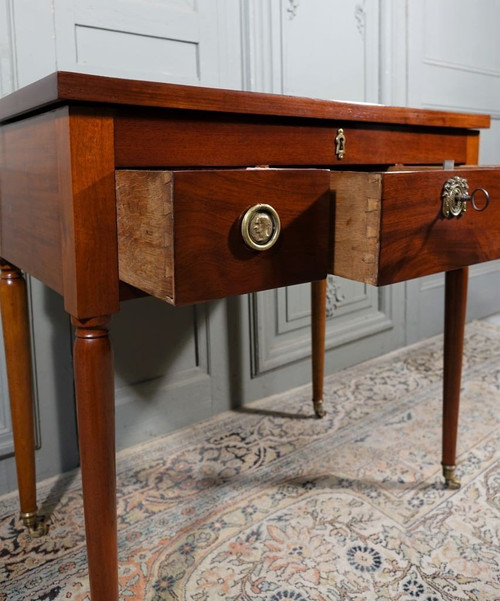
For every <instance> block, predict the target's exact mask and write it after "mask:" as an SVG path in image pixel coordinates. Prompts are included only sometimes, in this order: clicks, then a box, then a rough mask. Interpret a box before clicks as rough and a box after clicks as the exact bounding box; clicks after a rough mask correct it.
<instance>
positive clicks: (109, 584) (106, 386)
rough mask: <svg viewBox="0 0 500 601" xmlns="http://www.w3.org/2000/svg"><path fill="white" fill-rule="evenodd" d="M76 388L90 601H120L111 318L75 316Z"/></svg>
mask: <svg viewBox="0 0 500 601" xmlns="http://www.w3.org/2000/svg"><path fill="white" fill-rule="evenodd" d="M72 321H73V325H74V326H75V327H76V332H75V333H76V338H75V348H74V370H75V387H76V400H77V415H78V435H79V441H80V465H81V470H82V485H83V504H84V513H85V533H86V538H87V555H88V566H89V577H90V591H91V599H92V601H118V559H117V532H116V468H115V416H114V381H113V355H112V349H111V343H110V340H109V332H108V322H109V317H107V316H106V317H97V318H94V319H90V320H87V321H84V322H83V321H79V320H78V319H75V318H73V320H72Z"/></svg>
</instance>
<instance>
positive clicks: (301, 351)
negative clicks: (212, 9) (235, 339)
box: [251, 0, 404, 381]
mask: <svg viewBox="0 0 500 601" xmlns="http://www.w3.org/2000/svg"><path fill="white" fill-rule="evenodd" d="M258 8H259V10H260V11H261V12H260V14H262V11H263V10H264V8H263V3H262V2H259V3H258ZM267 9H268V15H269V18H268V25H269V23H273V22H274V24H275V32H274V33H275V35H274V43H272V44H271V43H267V45H266V48H267V51H268V53H269V59H268V63H269V64H275V65H279V64H280V63H281V69H282V77H281V87H279V89H277V86H278V83H277V82H279V81H280V80H279V78H278V77H276V74H275V72H274V77H268V79H267V85H268V89H267V90H266V89H264V91H272V92H282V93H285V94H293V95H304V96H312V97H322V98H331V99H339V100H342V99H348V100H358V101H364V102H376V101H377V100H378V97H379V81H378V77H379V44H378V40H379V35H378V32H379V7H378V2H374V1H366V2H363V3H361V2H356V1H354V0H349V1H347V2H342V3H335V2H330V1H328V0H310V1H308V2H298V1H296V0H287V1H283V2H282V12H281V23H277V22H276V18H275V16H274V15H273V13H272V12H271V10H272V9H271V6H269V5H268V6H267ZM266 39H268V38H267V36H266ZM279 42H280V43H279ZM254 45H255V44H254ZM271 53H272V60H273V63H271V61H270V58H271ZM277 53H279V56H280V58H281V60H280V61H278V59H277V56H276V55H277ZM259 60H262V57H261V56H260V55H259ZM271 75H272V74H271ZM260 83H261V88H260V89H262V84H263V83H266V82H260ZM403 303H404V299H403V296H402V288H401V287H399V288H397V287H395V288H382V289H376V288H373V287H371V286H365V285H363V284H360V283H357V282H350V281H348V280H344V279H342V278H333V277H331V278H329V285H328V308H329V310H328V315H327V317H328V320H327V335H326V347H327V350H328V352H329V363H327V365H328V366H329V369H330V370H336V369H340V367H343V366H346V365H352V364H354V363H357V362H360V361H362V360H363V359H365V358H368V357H369V356H373V355H374V354H377V352H381V350H382V349H384V350H387V351H388V350H391V349H393V348H396V347H397V346H398V345H400V344H401V343H402V341H403V340H404V329H403V324H402V319H401V315H402V314H403ZM251 316H252V320H251V343H252V349H251V353H252V375H253V377H254V378H256V379H258V378H262V377H263V376H265V375H269V376H271V375H274V377H278V378H279V375H277V373H278V372H277V370H278V369H280V368H285V367H286V366H290V365H293V364H295V366H296V370H297V371H301V373H302V374H303V378H304V381H307V379H308V377H309V373H308V368H309V367H308V364H307V362H304V360H307V359H308V357H309V356H310V353H311V342H310V323H311V319H310V286H309V285H308V284H305V285H301V286H293V287H288V288H282V289H279V290H275V291H274V290H273V291H269V292H261V293H258V294H257V295H254V296H253V297H252V311H251ZM300 361H302V364H301V365H299V364H298V362H300Z"/></svg>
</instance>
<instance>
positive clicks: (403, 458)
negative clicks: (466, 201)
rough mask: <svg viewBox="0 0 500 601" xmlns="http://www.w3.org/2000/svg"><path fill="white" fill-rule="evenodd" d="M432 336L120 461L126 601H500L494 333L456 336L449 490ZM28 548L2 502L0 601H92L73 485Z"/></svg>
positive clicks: (478, 329) (53, 497)
mask: <svg viewBox="0 0 500 601" xmlns="http://www.w3.org/2000/svg"><path fill="white" fill-rule="evenodd" d="M441 363H442V338H440V337H438V338H434V339H432V340H430V341H426V342H424V343H419V344H418V345H415V346H412V347H408V348H406V349H402V350H399V351H397V352H394V353H391V354H389V355H386V356H384V357H381V358H378V359H375V360H372V361H369V362H366V363H364V364H361V365H358V366H356V367H353V368H350V369H347V370H344V371H342V372H339V373H337V374H335V375H334V376H331V377H329V378H328V379H327V381H326V395H325V402H326V407H327V410H328V413H327V416H326V418H324V419H323V420H316V419H314V418H313V417H312V409H311V404H310V388H309V387H303V388H300V389H296V390H293V391H291V392H288V393H286V394H282V395H279V396H274V397H271V398H267V399H264V400H262V401H259V402H257V403H252V404H250V405H248V406H246V407H244V408H242V409H241V410H239V411H234V412H229V413H225V414H223V415H220V416H217V417H215V418H213V419H211V420H208V421H206V422H203V423H201V424H198V425H196V426H193V427H190V428H187V429H184V430H182V431H179V432H176V433H174V434H171V435H168V436H165V437H162V438H160V439H156V440H154V441H152V442H150V443H147V444H144V445H141V446H139V447H135V448H133V449H129V450H127V451H125V452H122V453H120V454H119V455H118V466H117V467H118V515H119V518H118V527H119V559H120V565H119V575H120V587H121V588H120V598H121V599H122V600H126V599H134V600H141V601H142V600H148V601H163V600H167V601H171V600H172V601H177V600H179V601H211V600H217V599H225V600H227V601H247V600H255V601H336V600H339V601H367V600H368V601H369V600H373V601H382V600H391V601H395V600H396V601H441V600H446V601H448V600H449V601H483V600H484V601H495V600H497V601H499V600H500V463H499V458H500V427H499V425H500V411H499V402H500V329H499V328H498V327H496V326H493V325H490V324H484V323H479V322H474V323H472V324H470V325H469V326H468V328H467V337H466V356H465V360H464V377H463V389H462V407H461V422H460V432H459V468H458V470H457V471H458V475H459V476H460V478H461V480H462V488H461V489H460V490H457V491H449V490H445V489H444V487H443V483H442V479H441V469H440V465H439V463H440V448H441V432H440V430H441V416H440V413H441ZM39 499H40V501H42V503H43V510H44V511H45V512H46V513H47V514H49V515H50V520H49V522H50V530H49V534H48V535H47V536H46V537H45V538H43V539H38V540H30V539H29V537H28V536H27V535H26V533H25V532H24V530H23V529H22V527H21V525H20V523H19V520H18V517H17V515H18V510H17V499H16V497H15V495H7V496H5V497H2V498H0V545H1V546H0V601H25V600H26V601H28V600H29V601H47V600H53V599H69V600H72V601H85V600H87V601H88V599H89V594H88V578H87V574H86V558H85V546H84V538H83V534H82V533H83V523H82V497H81V488H80V482H79V477H78V474H77V473H73V474H69V475H67V476H65V477H63V478H60V479H58V480H51V481H47V482H45V483H42V484H41V485H40V486H39Z"/></svg>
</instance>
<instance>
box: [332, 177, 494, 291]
mask: <svg viewBox="0 0 500 601" xmlns="http://www.w3.org/2000/svg"><path fill="white" fill-rule="evenodd" d="M464 182H465V183H464ZM464 185H465V186H466V187H467V188H468V193H469V195H470V194H471V193H472V192H473V191H474V190H475V189H478V188H483V189H484V190H486V191H487V192H488V194H489V198H490V202H489V205H488V206H487V208H486V209H485V210H483V211H476V210H474V207H473V206H472V203H471V201H470V200H468V201H466V203H465V205H466V211H465V213H463V214H461V215H459V216H453V215H450V216H449V217H446V216H445V215H444V213H443V209H442V204H443V193H444V192H445V190H447V191H448V192H449V193H451V194H452V197H453V201H452V202H453V203H455V201H456V200H457V199H458V196H460V194H461V192H460V190H465V188H464V187H463V186H464ZM460 186H461V187H460ZM331 187H332V192H333V195H334V206H335V209H334V210H335V219H334V223H335V225H334V231H335V234H334V247H333V258H332V261H331V263H330V266H329V271H330V272H331V273H334V274H336V275H339V276H343V277H346V278H350V279H353V280H357V281H361V282H365V283H368V284H374V285H377V286H380V285H384V284H392V283H395V282H401V281H404V280H409V279H412V278H416V277H420V276H425V275H429V274H432V273H436V272H440V271H450V270H453V269H457V268H460V267H465V266H467V265H473V264H475V263H480V262H483V261H490V260H492V259H498V258H500V168H481V167H463V168H459V169H454V170H449V171H444V170H443V169H425V170H420V171H419V170H414V171H388V172H378V173H366V172H332V174H331ZM457 195H458V196H457ZM474 200H475V203H476V205H477V207H478V208H483V207H484V205H485V202H486V196H485V194H484V193H483V192H482V191H480V192H478V193H477V194H476V195H475V199H474Z"/></svg>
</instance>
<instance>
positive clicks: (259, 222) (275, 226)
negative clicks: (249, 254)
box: [241, 204, 281, 250]
mask: <svg viewBox="0 0 500 601" xmlns="http://www.w3.org/2000/svg"><path fill="white" fill-rule="evenodd" d="M280 231H281V222H280V218H279V215H278V213H277V211H276V209H274V208H273V207H272V206H271V205H268V204H256V205H254V206H253V207H250V208H249V209H248V210H247V211H246V212H245V214H244V215H243V219H242V221H241V235H242V236H243V240H244V241H245V244H246V245H247V246H249V247H250V248H252V249H253V250H267V249H269V248H271V247H272V246H274V244H276V242H277V240H278V237H279V235H280Z"/></svg>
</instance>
